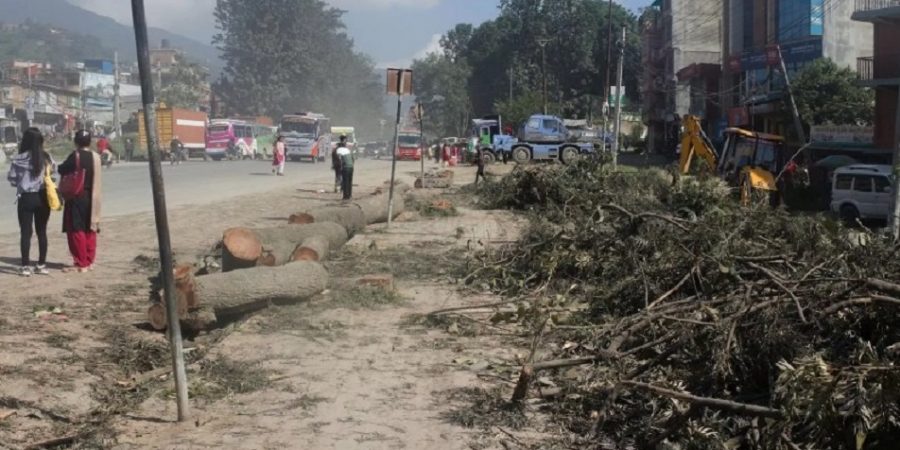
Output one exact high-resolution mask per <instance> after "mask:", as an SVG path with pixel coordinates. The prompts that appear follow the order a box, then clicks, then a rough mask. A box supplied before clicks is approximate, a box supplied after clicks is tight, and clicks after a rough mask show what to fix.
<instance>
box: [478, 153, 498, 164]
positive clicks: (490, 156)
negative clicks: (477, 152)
mask: <svg viewBox="0 0 900 450" xmlns="http://www.w3.org/2000/svg"><path fill="white" fill-rule="evenodd" d="M481 159H483V160H484V165H489V164H493V163H495V162H497V157H496V156H494V153H493V152H490V151H488V150H482V151H481Z"/></svg>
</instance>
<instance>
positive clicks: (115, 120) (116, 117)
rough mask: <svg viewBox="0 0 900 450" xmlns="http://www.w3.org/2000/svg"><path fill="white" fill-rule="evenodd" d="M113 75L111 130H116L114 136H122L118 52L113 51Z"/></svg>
mask: <svg viewBox="0 0 900 450" xmlns="http://www.w3.org/2000/svg"><path fill="white" fill-rule="evenodd" d="M113 74H114V75H113V76H114V77H115V81H114V82H113V130H115V132H116V137H117V138H121V137H122V121H121V118H120V117H119V114H120V113H121V112H120V110H119V108H120V106H119V104H120V102H121V98H120V96H119V89H120V86H119V52H115V53H113Z"/></svg>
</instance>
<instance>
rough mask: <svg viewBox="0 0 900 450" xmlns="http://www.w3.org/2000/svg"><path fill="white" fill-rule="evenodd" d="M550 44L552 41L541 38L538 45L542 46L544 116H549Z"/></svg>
mask: <svg viewBox="0 0 900 450" xmlns="http://www.w3.org/2000/svg"><path fill="white" fill-rule="evenodd" d="M549 42H550V39H547V38H540V39H538V45H540V46H541V78H543V84H544V89H543V92H544V95H543V105H544V115H547V51H546V50H547V44H548V43H549Z"/></svg>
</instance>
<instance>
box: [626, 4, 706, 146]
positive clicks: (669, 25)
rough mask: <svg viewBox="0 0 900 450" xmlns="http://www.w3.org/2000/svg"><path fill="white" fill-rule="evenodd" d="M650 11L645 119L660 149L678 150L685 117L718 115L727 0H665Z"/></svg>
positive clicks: (655, 143) (646, 39) (647, 28)
mask: <svg viewBox="0 0 900 450" xmlns="http://www.w3.org/2000/svg"><path fill="white" fill-rule="evenodd" d="M654 5H656V6H655V7H659V10H658V12H657V11H651V12H649V13H648V14H647V15H645V22H644V24H643V25H644V32H645V33H646V37H645V48H648V49H650V50H652V51H651V53H650V55H645V60H644V63H645V64H644V70H646V71H648V74H646V75H645V79H644V83H643V86H642V87H643V90H644V99H645V104H644V108H643V110H644V120H645V122H646V123H647V125H648V127H649V129H650V135H651V136H652V137H654V138H655V139H653V141H652V142H651V146H653V147H654V149H655V150H657V151H663V152H667V151H673V150H674V149H675V145H676V143H677V142H678V137H679V136H678V134H679V133H678V130H679V125H680V119H681V116H684V115H686V114H693V115H697V116H700V117H701V119H703V120H704V121H705V123H708V122H709V119H714V118H717V117H718V115H719V114H718V111H717V110H716V106H715V105H716V104H717V102H715V101H714V99H715V97H716V92H717V91H718V82H719V73H720V69H719V67H720V64H721V60H722V39H721V35H722V27H721V23H722V21H721V17H722V13H723V12H722V5H723V1H722V0H661V1H658V2H656V3H655V4H654Z"/></svg>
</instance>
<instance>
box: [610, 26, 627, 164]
mask: <svg viewBox="0 0 900 450" xmlns="http://www.w3.org/2000/svg"><path fill="white" fill-rule="evenodd" d="M618 45H619V69H618V70H619V74H618V77H617V79H618V81H617V82H616V127H615V130H614V131H613V145H612V166H613V170H616V169H617V168H618V165H619V133H620V132H621V131H622V78H623V77H624V71H625V27H622V40H621V41H619V44H618Z"/></svg>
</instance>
